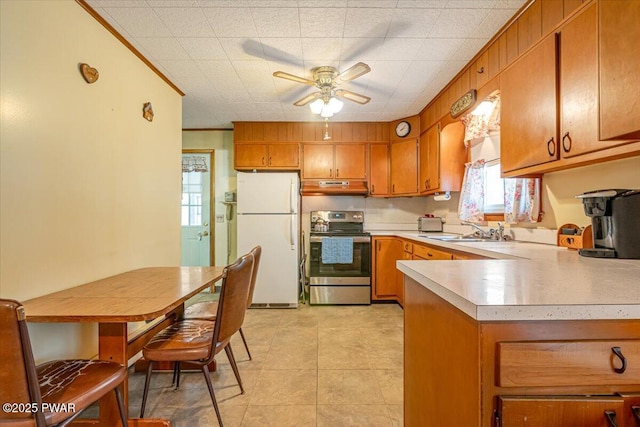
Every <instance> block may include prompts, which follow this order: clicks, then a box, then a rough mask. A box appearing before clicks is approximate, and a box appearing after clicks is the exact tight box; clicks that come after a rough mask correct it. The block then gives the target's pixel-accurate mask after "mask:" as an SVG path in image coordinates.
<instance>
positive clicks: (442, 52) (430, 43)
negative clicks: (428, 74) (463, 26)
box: [416, 38, 464, 60]
mask: <svg viewBox="0 0 640 427" xmlns="http://www.w3.org/2000/svg"><path fill="white" fill-rule="evenodd" d="M463 43H464V39H435V38H434V39H426V40H425V41H424V43H423V44H422V47H421V48H420V50H419V51H418V53H417V55H416V59H417V60H449V59H450V58H451V57H452V56H453V55H454V54H455V53H456V51H457V50H458V49H460V46H462V44H463Z"/></svg>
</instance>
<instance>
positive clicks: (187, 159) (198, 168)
mask: <svg viewBox="0 0 640 427" xmlns="http://www.w3.org/2000/svg"><path fill="white" fill-rule="evenodd" d="M208 170H209V169H208V168H207V159H206V158H205V157H203V156H182V172H207V171H208Z"/></svg>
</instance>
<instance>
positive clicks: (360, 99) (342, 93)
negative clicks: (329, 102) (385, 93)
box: [334, 89, 371, 104]
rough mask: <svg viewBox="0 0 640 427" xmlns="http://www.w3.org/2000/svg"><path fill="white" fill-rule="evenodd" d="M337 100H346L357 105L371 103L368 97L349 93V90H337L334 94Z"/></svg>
mask: <svg viewBox="0 0 640 427" xmlns="http://www.w3.org/2000/svg"><path fill="white" fill-rule="evenodd" d="M334 93H335V94H336V96H337V97H338V98H344V99H348V100H349V101H353V102H357V103H358V104H366V103H367V102H369V101H371V98H369V97H368V96H364V95H360V94H359V93H355V92H351V91H349V90H344V89H337V90H336V91H335V92H334Z"/></svg>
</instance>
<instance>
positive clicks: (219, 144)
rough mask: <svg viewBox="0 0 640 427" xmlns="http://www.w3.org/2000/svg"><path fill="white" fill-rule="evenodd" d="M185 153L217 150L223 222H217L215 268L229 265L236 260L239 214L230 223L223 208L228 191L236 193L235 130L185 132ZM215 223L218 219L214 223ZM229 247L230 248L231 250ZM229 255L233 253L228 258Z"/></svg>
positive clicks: (216, 211)
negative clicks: (234, 164) (237, 220)
mask: <svg viewBox="0 0 640 427" xmlns="http://www.w3.org/2000/svg"><path fill="white" fill-rule="evenodd" d="M182 148H183V149H213V150H215V152H214V156H215V161H214V162H213V165H214V168H215V171H214V174H215V175H214V177H215V194H214V197H215V201H214V205H213V206H214V209H213V210H214V215H215V216H219V215H222V216H223V218H224V221H223V222H214V224H215V228H212V230H213V232H214V233H215V264H216V265H226V264H229V263H230V262H233V261H234V260H235V259H236V220H235V218H236V216H235V214H236V210H235V206H234V207H232V208H229V209H232V211H231V212H229V213H230V216H231V220H228V219H227V209H228V208H227V206H226V205H224V204H222V201H224V193H225V192H226V191H236V188H237V184H236V175H237V174H236V171H235V170H234V169H233V131H231V130H202V131H183V132H182ZM213 221H215V219H213ZM227 244H229V245H230V246H227ZM227 251H229V252H230V253H229V254H228V255H227Z"/></svg>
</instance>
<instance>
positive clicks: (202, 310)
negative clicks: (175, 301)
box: [184, 246, 262, 360]
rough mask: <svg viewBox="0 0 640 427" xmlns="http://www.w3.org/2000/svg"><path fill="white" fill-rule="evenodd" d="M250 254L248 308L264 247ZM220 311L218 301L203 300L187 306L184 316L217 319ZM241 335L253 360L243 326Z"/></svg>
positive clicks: (257, 248)
mask: <svg viewBox="0 0 640 427" xmlns="http://www.w3.org/2000/svg"><path fill="white" fill-rule="evenodd" d="M249 253H250V254H253V273H252V275H251V287H250V288H249V299H248V301H247V309H248V308H249V307H251V302H252V301H253V291H254V290H255V288H256V277H258V267H259V266H260V255H261V254H262V248H261V247H260V246H256V247H255V248H253V249H251V252H249ZM217 311H218V301H203V302H199V303H196V304H193V305H190V306H189V307H187V308H186V310H185V312H184V317H185V318H186V319H201V320H214V321H215V320H216V313H217ZM240 336H241V337H242V342H243V343H244V348H245V349H246V350H247V355H248V356H249V360H253V358H252V357H251V352H250V351H249V346H248V345H247V340H246V339H245V337H244V332H243V331H242V328H240Z"/></svg>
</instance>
